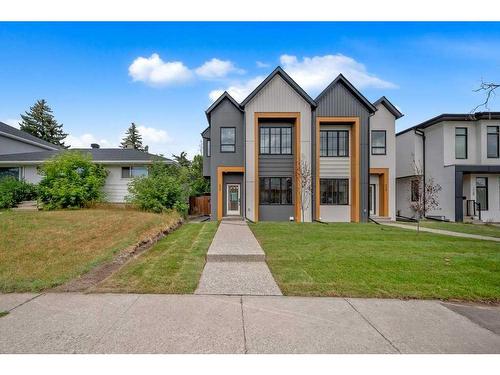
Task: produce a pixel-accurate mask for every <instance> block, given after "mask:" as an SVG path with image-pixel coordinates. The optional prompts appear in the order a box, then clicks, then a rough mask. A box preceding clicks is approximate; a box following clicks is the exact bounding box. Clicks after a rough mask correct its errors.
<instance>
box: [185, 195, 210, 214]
mask: <svg viewBox="0 0 500 375" xmlns="http://www.w3.org/2000/svg"><path fill="white" fill-rule="evenodd" d="M189 214H190V215H210V195H202V196H200V197H189Z"/></svg>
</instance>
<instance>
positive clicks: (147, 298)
mask: <svg viewBox="0 0 500 375" xmlns="http://www.w3.org/2000/svg"><path fill="white" fill-rule="evenodd" d="M453 308H454V309H455V310H457V309H458V310H460V309H463V308H465V309H466V310H467V313H466V314H461V313H457V312H455V311H452V310H451V309H450V308H448V307H447V306H446V304H443V303H440V302H439V301H415V300H410V301H401V300H383V299H358V298H348V299H345V298H313V297H283V296H269V297H261V296H243V297H242V296H200V295H146V294H142V295H134V294H79V293H47V294H42V295H32V294H9V295H0V310H1V309H3V310H11V311H10V313H9V314H8V315H6V316H4V317H2V318H0V353H500V336H499V335H498V334H496V333H495V332H494V329H493V330H492V328H491V327H493V328H494V327H498V322H499V321H500V308H499V307H498V306H479V307H477V306H465V307H464V306H462V305H460V304H453ZM478 311H479V315H480V318H479V320H480V321H479V322H476V317H477V316H478Z"/></svg>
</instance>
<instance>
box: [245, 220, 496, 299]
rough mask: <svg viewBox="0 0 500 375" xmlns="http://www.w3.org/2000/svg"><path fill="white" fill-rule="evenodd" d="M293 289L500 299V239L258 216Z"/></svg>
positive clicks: (282, 277)
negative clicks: (266, 219) (263, 219)
mask: <svg viewBox="0 0 500 375" xmlns="http://www.w3.org/2000/svg"><path fill="white" fill-rule="evenodd" d="M250 228H251V229H252V231H253V232H254V234H255V236H256V237H257V240H258V241H259V242H260V244H261V246H262V248H263V249H264V251H265V253H266V259H267V263H268V265H269V267H270V269H271V272H272V273H273V276H274V278H275V279H276V281H277V283H278V285H279V286H280V288H281V290H282V292H283V293H284V294H286V295H302V296H349V297H384V298H438V299H460V300H469V301H495V302H498V301H500V245H499V244H498V243H496V242H492V241H477V240H470V239H464V238H456V237H451V236H443V235H435V234H430V233H424V232H421V233H419V234H417V233H416V232H410V231H407V230H404V229H399V228H392V227H386V226H378V225H375V224H351V223H338V224H320V223H303V224H296V223H256V224H250Z"/></svg>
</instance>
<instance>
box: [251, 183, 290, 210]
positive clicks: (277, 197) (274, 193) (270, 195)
mask: <svg viewBox="0 0 500 375" xmlns="http://www.w3.org/2000/svg"><path fill="white" fill-rule="evenodd" d="M259 196H260V204H266V205H267V204H283V205H285V204H292V178H291V177H261V178H260V179H259Z"/></svg>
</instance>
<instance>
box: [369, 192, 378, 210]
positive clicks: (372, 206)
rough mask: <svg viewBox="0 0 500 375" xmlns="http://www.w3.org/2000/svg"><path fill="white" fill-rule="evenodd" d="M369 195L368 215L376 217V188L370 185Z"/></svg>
mask: <svg viewBox="0 0 500 375" xmlns="http://www.w3.org/2000/svg"><path fill="white" fill-rule="evenodd" d="M369 190H370V192H369V193H370V194H369V201H370V215H376V210H377V208H376V207H377V198H376V197H377V195H376V191H377V186H376V185H375V184H370V189H369Z"/></svg>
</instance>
